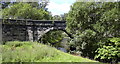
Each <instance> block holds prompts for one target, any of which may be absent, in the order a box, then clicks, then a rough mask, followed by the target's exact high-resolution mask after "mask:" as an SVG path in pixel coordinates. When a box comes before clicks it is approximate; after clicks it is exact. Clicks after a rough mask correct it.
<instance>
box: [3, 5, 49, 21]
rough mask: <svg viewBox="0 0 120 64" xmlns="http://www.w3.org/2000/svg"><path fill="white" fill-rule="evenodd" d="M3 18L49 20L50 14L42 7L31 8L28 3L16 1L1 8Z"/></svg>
mask: <svg viewBox="0 0 120 64" xmlns="http://www.w3.org/2000/svg"><path fill="white" fill-rule="evenodd" d="M3 18H14V19H33V20H49V19H50V18H51V15H50V14H49V12H47V11H45V10H43V9H37V8H33V7H32V6H31V5H30V4H28V3H17V4H14V5H12V6H10V7H9V8H5V9H3Z"/></svg>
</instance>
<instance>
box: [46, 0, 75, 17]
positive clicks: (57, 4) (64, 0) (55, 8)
mask: <svg viewBox="0 0 120 64" xmlns="http://www.w3.org/2000/svg"><path fill="white" fill-rule="evenodd" d="M75 1H76V0H50V3H49V4H48V6H47V8H48V11H50V12H51V13H52V14H53V15H60V14H64V13H67V12H68V11H69V10H70V6H71V5H72V4H73V3H74V2H75Z"/></svg>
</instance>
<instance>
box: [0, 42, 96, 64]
mask: <svg viewBox="0 0 120 64" xmlns="http://www.w3.org/2000/svg"><path fill="white" fill-rule="evenodd" d="M1 46H2V62H96V61H93V60H90V59H87V58H82V57H78V56H73V55H70V54H68V53H64V52H61V51H59V50H57V49H56V48H53V47H50V46H48V45H44V44H40V43H37V42H19V41H11V42H6V43H5V45H1Z"/></svg>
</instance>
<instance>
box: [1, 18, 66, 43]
mask: <svg viewBox="0 0 120 64" xmlns="http://www.w3.org/2000/svg"><path fill="white" fill-rule="evenodd" d="M65 27H66V25H65V21H41V20H15V19H4V20H2V41H16V40H17V41H38V40H39V39H40V38H41V37H42V35H44V34H45V33H47V32H49V31H50V30H54V29H57V30H59V29H62V30H65Z"/></svg>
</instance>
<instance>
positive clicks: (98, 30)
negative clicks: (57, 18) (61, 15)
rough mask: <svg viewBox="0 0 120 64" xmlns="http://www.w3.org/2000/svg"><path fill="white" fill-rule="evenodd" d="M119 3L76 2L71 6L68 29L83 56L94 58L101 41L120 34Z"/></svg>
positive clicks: (75, 45)
mask: <svg viewBox="0 0 120 64" xmlns="http://www.w3.org/2000/svg"><path fill="white" fill-rule="evenodd" d="M119 4H120V2H104V3H102V2H101V3H99V2H84V3H83V2H75V3H74V4H73V5H72V6H71V10H70V11H69V13H68V15H67V31H69V32H70V33H72V34H73V35H74V39H72V40H70V43H71V42H72V43H74V47H75V48H76V50H78V51H81V53H82V55H83V56H88V57H89V58H94V56H95V50H97V48H99V44H100V43H101V44H102V42H101V41H104V42H106V39H107V38H109V37H119V36H120V29H119V27H120V19H119V17H120V11H119ZM98 42H99V43H98ZM72 45H73V44H72ZM100 46H102V45H100Z"/></svg>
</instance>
